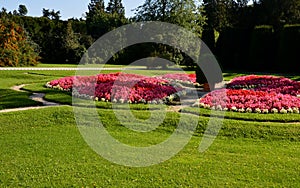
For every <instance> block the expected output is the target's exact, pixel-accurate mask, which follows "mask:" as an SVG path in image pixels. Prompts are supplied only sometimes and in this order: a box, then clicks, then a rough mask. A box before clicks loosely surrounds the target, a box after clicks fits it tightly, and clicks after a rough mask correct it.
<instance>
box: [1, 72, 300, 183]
mask: <svg viewBox="0 0 300 188" xmlns="http://www.w3.org/2000/svg"><path fill="white" fill-rule="evenodd" d="M137 72H138V73H141V74H147V75H153V74H157V73H165V72H166V71H157V70H155V71H149V70H147V71H137ZM137 72H133V73H137ZM74 73H75V72H74V71H9V72H5V71H3V72H0V80H1V85H0V90H1V92H0V108H14V107H20V106H31V105H38V104H37V103H35V102H32V101H31V100H29V99H28V98H27V97H28V95H29V94H28V93H19V92H14V91H11V90H10V89H9V88H10V87H11V86H14V85H20V84H30V85H28V86H26V87H25V89H26V90H28V91H30V92H44V93H46V94H47V95H46V99H48V100H53V101H57V102H61V103H64V104H69V105H70V104H71V102H72V99H71V96H70V94H69V93H66V92H58V91H55V90H52V89H47V88H44V87H43V85H44V84H45V83H46V82H47V81H50V80H52V79H56V78H60V77H64V76H68V75H74ZM230 74H231V75H226V74H225V75H226V78H228V79H229V78H230V76H232V74H233V73H230ZM236 75H238V74H236ZM292 78H293V79H298V78H299V77H298V76H293V77H292ZM96 105H97V107H98V109H97V111H98V114H99V117H100V119H101V121H102V123H103V124H104V126H105V128H106V129H107V130H108V131H109V133H110V134H111V135H112V136H113V137H114V138H116V139H118V140H119V141H120V142H123V143H126V144H128V145H133V146H137V147H141V146H149V145H153V144H157V143H160V142H162V141H164V140H165V139H167V138H169V136H170V135H171V134H172V133H173V131H174V129H175V128H176V127H177V123H178V121H179V118H181V119H182V120H183V125H184V126H185V125H186V126H189V124H190V122H191V121H198V125H197V128H196V131H195V133H194V134H193V137H192V139H191V141H190V142H189V143H188V145H186V147H185V148H184V149H183V150H182V151H180V152H179V153H178V154H177V155H175V156H174V157H173V158H171V159H170V160H168V161H166V162H163V163H160V164H157V165H154V166H150V167H143V168H134V167H125V166H121V165H117V164H114V163H111V162H109V161H107V160H106V159H104V158H102V157H101V156H99V155H98V154H96V153H95V152H94V151H93V150H92V149H91V148H90V147H89V146H88V145H87V143H86V142H85V141H84V139H83V137H82V136H81V134H80V132H79V130H78V128H77V126H76V123H75V119H74V112H73V109H72V107H71V106H61V107H49V108H46V109H39V110H28V111H20V112H13V113H0V135H1V136H0V148H1V150H0V164H1V167H0V187H7V186H10V187H299V186H300V183H299V182H300V177H299V173H300V144H299V142H300V124H299V123H297V122H299V121H300V120H299V119H300V118H299V115H297V114H287V115H281V114H276V115H275V114H267V115H265V114H241V113H233V112H228V113H226V114H225V119H224V121H223V125H222V128H221V130H220V132H219V135H218V137H217V138H216V140H215V141H214V142H213V144H212V145H211V147H210V148H209V149H208V150H207V151H206V152H204V153H200V152H199V151H198V147H199V144H200V142H201V139H202V136H203V133H204V131H205V129H206V126H207V123H208V121H209V114H210V111H209V110H204V109H200V110H199V109H196V108H187V109H184V114H180V113H176V112H168V113H167V115H166V118H165V119H164V121H163V123H162V124H161V125H160V126H159V127H158V128H157V129H156V130H155V131H152V132H149V133H138V132H134V131H131V130H129V129H127V128H126V127H125V126H124V125H122V124H121V123H120V122H119V120H118V119H117V118H116V116H115V113H118V114H119V115H124V116H125V115H126V113H125V112H126V111H125V110H124V108H123V107H122V105H119V106H117V108H116V109H114V111H113V110H112V109H111V103H103V102H98V103H96ZM148 108H149V106H147V105H131V110H132V113H133V114H134V116H135V117H136V118H138V119H141V120H143V119H145V120H146V119H147V118H149V113H150V111H149V110H147V109H148ZM151 112H157V115H155V117H157V118H156V119H159V118H158V117H159V114H160V112H162V113H163V110H159V109H155V110H154V111H151ZM185 113H190V114H185ZM194 114H196V115H194ZM199 115H200V116H199ZM127 123H130V120H129V121H128V122H127ZM140 125H141V126H144V124H143V123H141V124H140Z"/></svg>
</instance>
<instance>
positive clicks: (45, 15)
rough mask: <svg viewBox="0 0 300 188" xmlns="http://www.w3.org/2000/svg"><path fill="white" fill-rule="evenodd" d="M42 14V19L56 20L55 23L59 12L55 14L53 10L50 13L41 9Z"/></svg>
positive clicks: (58, 17)
mask: <svg viewBox="0 0 300 188" xmlns="http://www.w3.org/2000/svg"><path fill="white" fill-rule="evenodd" d="M42 12H43V17H46V18H49V19H51V20H57V21H58V20H59V19H60V11H56V12H55V11H54V9H52V10H51V11H50V10H49V9H45V8H43V10H42Z"/></svg>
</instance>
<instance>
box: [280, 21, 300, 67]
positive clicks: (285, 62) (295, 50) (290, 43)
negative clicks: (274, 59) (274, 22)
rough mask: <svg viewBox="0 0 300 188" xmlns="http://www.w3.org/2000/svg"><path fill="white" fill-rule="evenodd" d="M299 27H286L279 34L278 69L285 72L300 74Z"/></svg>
mask: <svg viewBox="0 0 300 188" xmlns="http://www.w3.org/2000/svg"><path fill="white" fill-rule="evenodd" d="M299 49H300V25H286V26H285V27H284V28H283V30H282V31H281V32H280V39H279V46H278V60H279V64H278V68H279V69H280V70H281V71H286V72H294V73H299V72H300V69H299V67H300V56H299Z"/></svg>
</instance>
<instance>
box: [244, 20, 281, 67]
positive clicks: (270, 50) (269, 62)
mask: <svg viewBox="0 0 300 188" xmlns="http://www.w3.org/2000/svg"><path fill="white" fill-rule="evenodd" d="M275 46H276V36H275V33H274V29H273V27H272V26H268V25H263V26H256V27H255V28H254V30H253V31H252V35H251V42H250V48H249V58H248V62H247V63H248V68H249V70H251V71H256V70H260V71H269V70H270V69H273V68H274V67H273V66H274V65H275V63H276V54H274V51H275V50H276V47H275Z"/></svg>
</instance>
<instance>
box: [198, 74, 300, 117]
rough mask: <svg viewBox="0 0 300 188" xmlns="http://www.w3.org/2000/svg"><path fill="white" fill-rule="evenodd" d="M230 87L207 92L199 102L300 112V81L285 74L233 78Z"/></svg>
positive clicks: (262, 110) (219, 107) (216, 106)
mask: <svg viewBox="0 0 300 188" xmlns="http://www.w3.org/2000/svg"><path fill="white" fill-rule="evenodd" d="M227 88H228V89H222V90H216V91H213V92H211V93H209V94H207V95H206V96H205V97H203V98H201V99H199V101H197V103H196V104H195V105H198V106H199V107H202V108H209V109H217V110H226V111H227V110H229V111H238V112H249V113H250V112H255V113H299V109H300V98H298V97H297V95H299V92H300V90H299V88H300V85H299V82H296V81H293V80H290V79H287V78H282V77H274V76H255V75H250V76H243V77H238V78H235V79H233V80H232V81H231V82H230V83H229V84H228V85H227ZM225 94H226V95H225Z"/></svg>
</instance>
